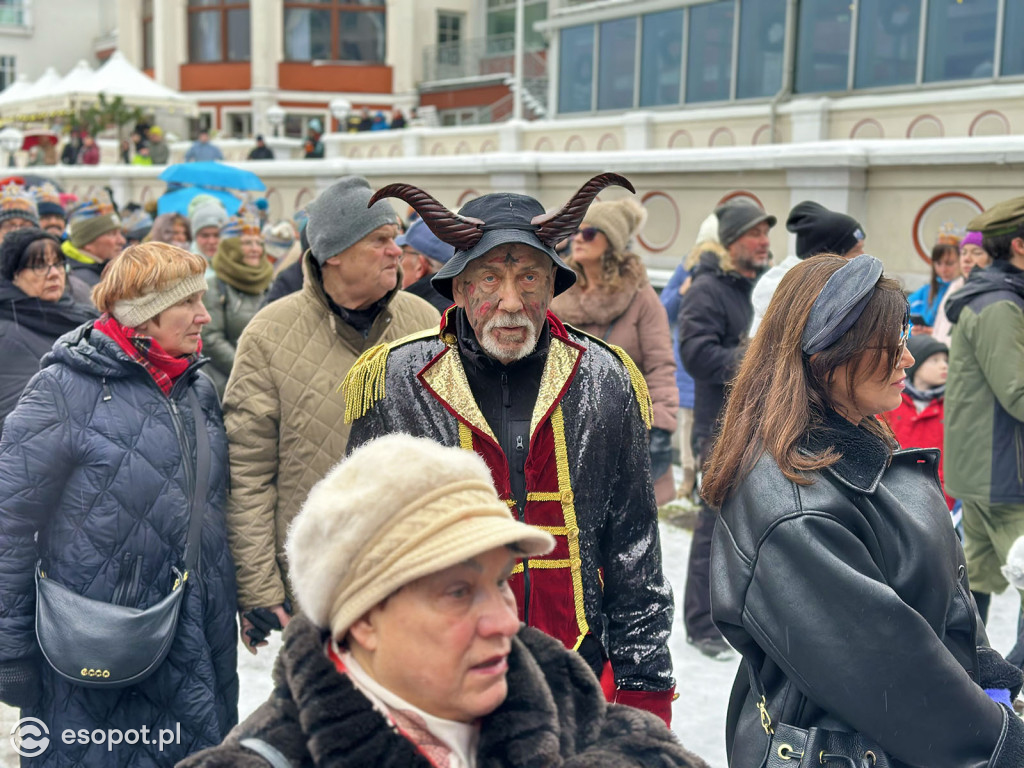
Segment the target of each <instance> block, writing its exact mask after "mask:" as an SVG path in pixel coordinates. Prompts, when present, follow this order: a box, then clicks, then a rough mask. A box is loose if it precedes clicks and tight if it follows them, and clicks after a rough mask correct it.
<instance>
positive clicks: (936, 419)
mask: <svg viewBox="0 0 1024 768" xmlns="http://www.w3.org/2000/svg"><path fill="white" fill-rule="evenodd" d="M945 409H946V406H945V402H944V398H941V397H937V398H935V399H934V400H932V401H931V402H930V403H928V405H926V406H925V407H924V410H922V411H921V412H920V413H918V412H917V406H916V405H914V399H913V398H912V397H911V396H910V395H908V394H907V393H906V392H904V393H903V402H902V403H900V405H899V407H898V408H893V409H892V410H891V411H887V412H886V413H883V414H882V417H883V418H884V419H885V420H886V421H887V422H888V423H889V426H890V427H892V431H893V432H894V433H895V435H896V439H897V440H898V441H899V443H900V447H901V448H938V449H939V450H940V451H941V450H942V429H943V427H942V425H943V416H944V414H945ZM939 480H942V481H943V486H942V488H943V493H945V488H946V486H945V481H944V480H943V473H942V462H941V461H940V462H939ZM954 503H955V499H951V498H950V497H949V495H947V496H946V504H948V505H949V508H950V509H952V508H953V504H954Z"/></svg>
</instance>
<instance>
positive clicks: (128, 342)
mask: <svg viewBox="0 0 1024 768" xmlns="http://www.w3.org/2000/svg"><path fill="white" fill-rule="evenodd" d="M92 327H93V328H95V329H96V330H97V331H99V332H100V333H103V334H105V335H106V336H109V337H110V338H111V339H113V340H114V341H115V342H116V343H117V346H119V347H120V348H121V349H122V350H124V352H125V354H126V355H128V357H130V358H131V359H132V360H134V361H135V362H137V363H138V364H139V365H141V366H142V367H143V368H145V369H146V371H147V373H149V375H150V376H152V377H153V381H155V382H156V384H157V386H158V387H160V390H161V391H162V392H163V393H164V394H165V395H168V396H169V395H170V394H171V387H173V386H174V382H175V381H177V379H178V377H179V376H181V374H183V373H184V372H185V371H187V370H188V367H189V366H190V365H191V364H192V363H193V362H194V361H195V360H196V359H197V358H198V357H199V353H200V352H201V351H202V348H203V346H202V342H201V341H200V342H199V347H198V348H197V349H196V351H195V354H192V355H187V356H186V357H171V356H170V355H169V354H167V352H165V351H164V348H163V347H161V346H160V344H159V343H157V341H156V339H154V338H153V337H152V336H146V335H145V334H143V333H139V332H138V331H136V330H135V329H134V328H127V327H125V326H123V325H121V324H120V323H119V322H117V320H115V319H114V318H113V317H111V316H110V315H107V314H103V315H101V316H100V319H99V320H97V321H96V322H95V323H93V326H92Z"/></svg>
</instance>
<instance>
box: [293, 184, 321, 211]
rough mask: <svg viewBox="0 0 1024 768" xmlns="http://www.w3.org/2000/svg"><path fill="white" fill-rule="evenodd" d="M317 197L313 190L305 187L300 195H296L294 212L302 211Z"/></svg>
mask: <svg viewBox="0 0 1024 768" xmlns="http://www.w3.org/2000/svg"><path fill="white" fill-rule="evenodd" d="M315 197H316V195H315V194H314V193H313V190H311V189H310V188H309V187H303V188H302V189H300V190H299V193H298V194H297V195H295V205H294V206H293V207H292V211H293V212H294V211H300V210H302V208H303V206H305V205H306V204H307V203H310V202H312V200H313V198H315Z"/></svg>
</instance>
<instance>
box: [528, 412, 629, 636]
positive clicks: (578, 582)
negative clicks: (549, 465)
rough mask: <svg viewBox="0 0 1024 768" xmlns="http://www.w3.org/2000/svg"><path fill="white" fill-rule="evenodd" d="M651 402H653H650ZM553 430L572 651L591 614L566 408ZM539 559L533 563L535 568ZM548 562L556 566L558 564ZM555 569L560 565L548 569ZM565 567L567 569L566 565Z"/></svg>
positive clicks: (553, 418)
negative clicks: (575, 630) (572, 615)
mask: <svg viewBox="0 0 1024 768" xmlns="http://www.w3.org/2000/svg"><path fill="white" fill-rule="evenodd" d="M648 402H649V401H648ZM551 431H552V432H554V436H555V467H556V469H557V470H558V490H559V491H561V494H562V516H563V517H564V518H565V527H566V528H567V529H568V531H567V533H566V539H568V542H569V563H568V565H569V570H570V572H571V573H572V598H573V600H572V602H573V606H574V607H575V608H576V625H577V626H578V627H579V630H580V634H579V637H577V638H576V642H575V643H573V646H572V649H573V650H574V651H575V650H578V649H579V647H580V643H582V642H583V638H584V637H586V636H587V633H588V632H589V631H590V626H589V625H588V624H587V614H586V611H585V610H584V608H583V576H582V574H581V572H580V568H581V566H582V560H580V527H579V525H577V523H576V505H575V496H574V495H573V492H572V480H571V478H570V476H569V451H568V448H567V447H566V444H565V420H564V418H563V417H562V406H561V404H559V405H558V406H557V407H556V408H555V410H554V411H553V412H552V414H551ZM537 562H543V561H537V560H531V561H530V567H531V568H533V567H534V566H535V565H536V564H537ZM548 562H551V563H554V562H558V561H551V560H549V561H548ZM547 567H551V568H555V567H558V566H555V565H551V566H547ZM561 567H563V568H564V567H565V566H564V565H563V566H561Z"/></svg>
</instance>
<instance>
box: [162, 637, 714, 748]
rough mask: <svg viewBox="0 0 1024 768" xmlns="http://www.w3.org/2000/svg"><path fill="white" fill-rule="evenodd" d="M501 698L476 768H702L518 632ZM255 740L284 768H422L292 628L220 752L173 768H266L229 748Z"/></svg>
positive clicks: (564, 658)
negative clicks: (269, 683) (257, 697)
mask: <svg viewBox="0 0 1024 768" xmlns="http://www.w3.org/2000/svg"><path fill="white" fill-rule="evenodd" d="M507 680H508V696H507V697H506V699H505V701H504V702H503V703H502V704H501V705H500V706H499V707H498V708H497V709H496V710H495V711H494V712H492V713H491V714H489V715H487V716H485V717H484V718H482V719H481V721H480V738H479V743H478V746H477V752H476V759H477V768H537V767H538V766H561V767H562V768H618V767H619V766H626V765H629V766H637V768H642V767H643V766H650V767H651V768H655V767H656V768H670V767H671V766H681V767H682V768H706V764H705V763H704V761H703V760H701V759H700V758H699V757H697V756H696V755H693V754H691V753H689V752H687V751H686V750H685V749H684V748H683V746H682V745H681V744H680V743H679V742H678V741H677V740H676V738H675V736H673V735H672V733H671V732H670V731H669V730H668V729H667V728H666V727H665V725H664V723H662V722H661V721H660V720H658V719H657V718H656V717H654V716H652V715H650V714H647V713H646V712H641V711H640V710H636V709H633V708H631V707H624V706H620V705H616V704H606V703H605V701H604V697H603V696H602V695H601V688H600V685H599V684H598V681H597V679H596V678H595V677H594V676H593V674H592V673H591V672H590V670H589V669H588V668H587V667H586V665H585V664H584V663H583V662H582V661H581V660H580V659H579V657H578V656H577V655H576V654H573V653H569V652H568V651H566V650H565V649H564V648H563V647H562V646H561V644H560V643H558V642H557V641H555V640H552V639H551V638H550V637H547V636H546V635H544V634H543V633H541V632H538V631H537V630H534V629H529V628H523V629H520V631H519V634H518V635H516V636H515V637H514V638H512V652H511V654H510V655H509V657H508V674H507ZM251 738H256V739H260V740H262V741H264V742H266V743H267V744H269V745H270V746H272V747H274V748H275V749H277V750H278V751H279V752H280V753H281V754H282V755H283V756H284V757H285V758H286V759H287V760H288V761H289V762H290V763H291V765H294V766H303V767H304V768H305V767H306V766H310V767H312V766H316V767H317V768H348V767H351V768H363V767H364V766H369V765H374V766H380V768H430V766H431V763H429V762H427V760H426V759H425V758H424V757H423V756H422V755H421V754H420V753H419V752H418V751H417V749H416V747H414V746H413V744H412V742H410V741H408V740H407V739H406V738H405V737H404V736H402V735H401V734H400V733H398V732H397V731H396V730H395V729H394V727H392V726H391V725H390V723H389V721H388V720H387V719H386V718H385V716H384V715H383V714H381V713H380V712H379V711H378V710H376V709H374V708H373V707H372V705H371V703H370V700H369V699H368V698H367V697H366V696H364V695H363V694H362V693H361V692H360V691H359V690H358V689H357V688H356V687H355V686H354V685H353V684H352V681H351V680H350V679H349V677H348V676H347V675H342V674H340V673H339V672H338V671H337V669H335V666H334V663H333V662H332V661H331V660H330V659H329V658H328V657H327V655H326V654H325V653H324V635H323V634H322V633H321V632H320V630H318V629H317V628H316V627H315V626H313V624H312V623H311V622H310V621H309V620H308V619H306V618H305V617H299V618H296V619H295V620H294V621H292V622H291V623H290V624H289V625H288V628H287V629H286V630H285V634H284V646H283V648H282V649H281V652H280V654H279V655H278V657H277V662H276V663H275V665H274V692H273V694H271V697H270V699H268V700H267V702H266V703H264V704H263V705H262V706H261V707H260V708H259V709H257V710H256V711H255V712H254V713H253V714H252V716H251V717H249V718H248V719H247V720H246V721H245V722H244V723H242V724H241V725H239V726H238V727H237V728H236V729H235V730H234V731H232V733H231V735H230V736H228V738H227V739H226V740H225V742H224V744H222V745H221V746H219V747H215V748H213V749H209V750H206V751H205V752H200V753H199V754H197V755H193V756H192V757H191V758H189V759H188V760H186V761H185V762H183V763H181V764H180V765H179V766H178V768H228V767H229V766H230V767H231V768H267V765H268V764H267V761H265V760H264V759H263V758H261V757H259V755H257V754H256V753H255V752H253V751H252V750H251V749H248V748H246V747H243V746H242V745H241V744H240V743H239V742H240V741H242V740H243V739H251Z"/></svg>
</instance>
